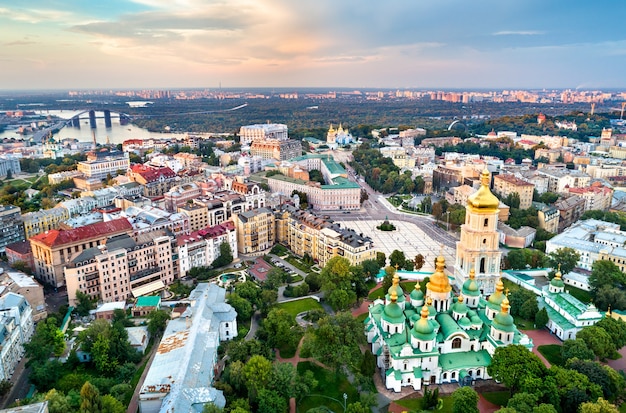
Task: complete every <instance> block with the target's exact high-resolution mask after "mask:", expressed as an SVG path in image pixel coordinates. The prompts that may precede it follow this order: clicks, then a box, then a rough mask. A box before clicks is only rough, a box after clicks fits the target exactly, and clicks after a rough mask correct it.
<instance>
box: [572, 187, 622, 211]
mask: <svg viewBox="0 0 626 413" xmlns="http://www.w3.org/2000/svg"><path fill="white" fill-rule="evenodd" d="M567 192H569V193H570V194H572V195H577V196H579V197H581V198H583V199H584V200H585V211H590V210H600V211H607V210H608V209H609V208H610V207H611V202H612V201H613V189H612V188H609V187H608V186H604V185H602V184H601V183H600V182H594V183H592V184H591V186H588V187H586V188H567Z"/></svg>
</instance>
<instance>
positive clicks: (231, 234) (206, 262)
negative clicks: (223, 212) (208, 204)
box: [176, 221, 238, 278]
mask: <svg viewBox="0 0 626 413" xmlns="http://www.w3.org/2000/svg"><path fill="white" fill-rule="evenodd" d="M176 242H177V246H178V267H179V272H180V277H181V278H182V277H185V276H186V275H187V273H188V272H189V270H190V269H192V268H194V267H208V266H210V265H211V264H212V263H213V261H215V260H216V259H217V258H218V257H219V256H220V246H221V245H222V244H223V243H227V244H228V245H229V246H230V251H231V253H232V255H233V258H234V259H235V258H237V257H238V247H237V230H236V228H235V224H234V223H233V222H232V221H226V222H224V223H223V224H219V225H215V226H212V227H207V228H205V229H201V230H199V231H194V232H192V233H191V234H189V235H182V236H180V237H178V238H177V239H176Z"/></svg>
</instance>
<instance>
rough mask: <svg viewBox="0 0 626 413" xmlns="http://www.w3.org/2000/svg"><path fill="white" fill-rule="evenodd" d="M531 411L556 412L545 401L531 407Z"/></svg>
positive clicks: (536, 412) (537, 412) (541, 412)
mask: <svg viewBox="0 0 626 413" xmlns="http://www.w3.org/2000/svg"><path fill="white" fill-rule="evenodd" d="M533 413H558V412H557V411H556V409H555V408H554V406H552V405H551V404H547V403H541V404H540V405H539V406H537V407H535V408H533Z"/></svg>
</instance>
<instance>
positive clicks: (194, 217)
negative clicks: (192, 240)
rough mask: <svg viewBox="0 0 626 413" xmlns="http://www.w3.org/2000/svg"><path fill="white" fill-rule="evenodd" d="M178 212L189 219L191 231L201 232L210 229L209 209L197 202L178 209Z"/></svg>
mask: <svg viewBox="0 0 626 413" xmlns="http://www.w3.org/2000/svg"><path fill="white" fill-rule="evenodd" d="M177 212H178V213H179V214H184V215H187V216H188V217H189V230H190V231H191V232H194V231H199V230H201V229H203V228H206V227H209V226H210V224H209V208H208V207H207V206H206V205H201V204H198V203H195V202H192V203H191V204H185V205H183V206H180V207H178V209H177Z"/></svg>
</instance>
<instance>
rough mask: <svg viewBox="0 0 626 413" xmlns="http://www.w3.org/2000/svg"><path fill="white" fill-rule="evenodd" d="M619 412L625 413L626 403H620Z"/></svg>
mask: <svg viewBox="0 0 626 413" xmlns="http://www.w3.org/2000/svg"><path fill="white" fill-rule="evenodd" d="M619 411H620V413H626V403H622V404H621V405H620V406H619Z"/></svg>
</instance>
